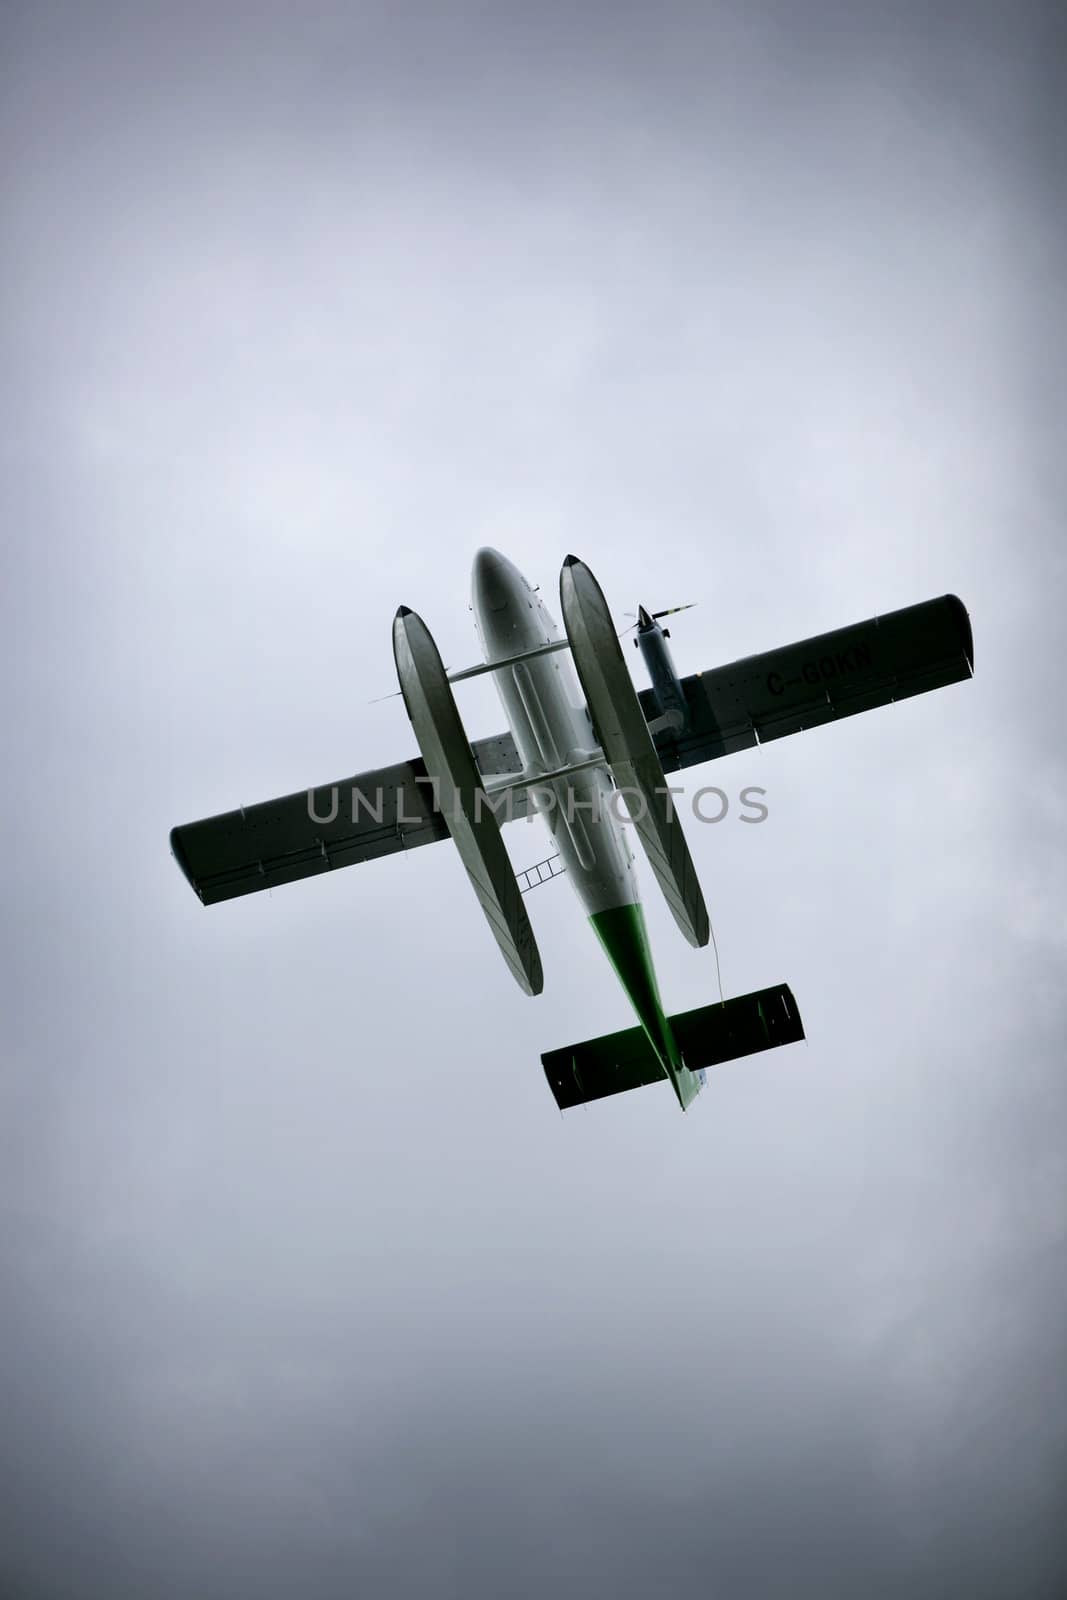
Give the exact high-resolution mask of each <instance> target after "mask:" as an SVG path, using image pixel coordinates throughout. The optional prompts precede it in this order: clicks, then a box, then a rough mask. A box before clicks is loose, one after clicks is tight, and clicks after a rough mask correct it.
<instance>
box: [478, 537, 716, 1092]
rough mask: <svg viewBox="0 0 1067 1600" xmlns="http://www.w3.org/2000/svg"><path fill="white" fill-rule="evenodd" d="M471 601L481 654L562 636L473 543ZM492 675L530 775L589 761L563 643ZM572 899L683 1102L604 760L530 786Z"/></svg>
mask: <svg viewBox="0 0 1067 1600" xmlns="http://www.w3.org/2000/svg"><path fill="white" fill-rule="evenodd" d="M471 609H472V611H473V613H474V620H475V628H476V631H477V633H478V636H479V640H480V642H481V646H482V651H483V654H484V656H485V660H486V661H487V662H493V661H499V660H502V659H504V658H507V657H511V656H515V655H518V654H519V653H521V652H522V651H526V650H533V649H535V648H536V647H537V646H539V645H545V644H550V643H552V642H553V641H555V640H558V639H560V638H561V637H562V635H561V632H560V629H559V626H558V624H557V623H556V621H555V618H554V617H553V616H552V614H551V613H550V612H549V610H548V608H547V606H546V605H545V604H544V602H543V600H542V599H541V596H540V594H539V593H538V592H537V590H536V589H534V588H533V587H532V586H531V585H530V584H529V583H528V582H527V580H526V579H525V578H524V577H523V575H522V573H521V572H519V570H518V568H517V567H515V566H514V565H513V564H512V563H511V562H510V561H509V560H508V559H507V558H506V557H505V556H502V555H500V554H499V553H498V552H497V551H495V550H490V549H483V550H479V551H478V554H477V555H476V556H475V559H474V571H473V576H472V584H471ZM493 681H494V683H495V684H496V688H497V692H498V694H499V695H500V699H501V701H502V703H503V706H504V711H505V714H506V716H507V719H508V723H509V725H510V727H511V731H512V736H513V738H514V740H515V746H516V749H517V750H518V752H519V755H520V757H521V759H522V762H523V767H524V769H525V771H526V772H527V773H528V774H530V775H537V774H540V773H551V772H553V771H558V769H559V768H560V767H565V766H568V765H572V764H574V763H576V762H580V761H583V760H587V759H588V758H589V757H590V756H591V755H594V754H595V752H596V750H597V748H598V746H597V738H596V734H595V732H594V730H593V728H592V725H591V722H590V719H589V713H588V711H587V709H586V706H585V704H584V701H583V698H582V694H581V691H580V689H579V687H578V682H577V679H576V677H575V674H574V670H573V668H572V666H571V663H570V660H569V659H568V657H567V655H566V653H565V652H563V651H557V652H555V653H553V654H551V655H545V656H538V657H535V658H534V659H532V660H529V661H523V662H517V663H515V664H514V665H512V666H510V667H501V668H499V669H498V670H497V671H496V672H494V673H493ZM532 800H533V804H534V806H535V808H536V810H537V811H538V812H539V813H540V814H541V815H542V816H543V817H544V820H545V822H546V824H547V826H548V828H549V831H550V832H551V834H552V837H553V839H554V840H555V842H556V846H557V849H558V850H559V854H560V857H561V859H562V861H563V864H564V866H565V867H566V869H567V873H568V875H569V877H570V880H571V883H572V885H573V887H574V890H575V892H576V894H577V895H578V898H579V899H580V900H581V902H582V904H583V905H584V907H585V909H586V911H587V913H588V915H589V919H590V921H591V923H592V925H593V928H594V930H595V931H596V934H597V936H598V938H599V940H600V942H601V944H602V946H603V948H604V950H605V951H606V952H607V955H608V957H609V958H610V960H611V962H612V964H613V966H614V968H615V971H616V973H617V974H618V976H619V979H620V981H621V983H622V985H623V988H624V989H625V990H626V993H627V995H628V996H629V999H630V1002H631V1004H632V1005H633V1008H634V1010H635V1012H636V1014H637V1017H638V1020H639V1022H640V1023H641V1026H642V1027H643V1028H644V1030H645V1033H646V1034H647V1036H648V1039H649V1042H650V1044H651V1045H652V1047H653V1049H654V1050H655V1052H656V1055H657V1056H658V1058H659V1060H660V1062H661V1064H662V1066H663V1068H664V1070H665V1071H666V1072H667V1074H668V1076H669V1077H670V1079H671V1082H672V1084H673V1085H674V1089H675V1093H676V1094H677V1095H678V1098H679V1100H680V1101H681V1103H682V1105H683V1106H685V1105H687V1104H688V1103H689V1101H690V1100H691V1099H692V1097H693V1095H694V1094H695V1093H696V1089H697V1081H696V1080H697V1075H696V1074H695V1073H689V1072H688V1071H687V1070H686V1068H685V1066H684V1063H683V1062H682V1058H681V1054H680V1052H679V1050H678V1048H677V1045H676V1043H675V1041H674V1037H673V1035H672V1033H671V1028H670V1023H669V1022H668V1020H667V1017H666V1015H665V1013H664V1010H663V1005H662V1002H661V1000H660V995H659V987H658V984H657V982H656V975H655V970H654V968H653V965H652V958H651V952H650V950H649V944H648V936H647V932H646V929H645V922H644V914H643V911H642V909H641V901H640V894H639V891H638V884H637V874H636V871H635V866H634V858H633V852H632V850H631V849H630V844H629V840H628V839H627V837H626V832H625V827H624V824H623V823H622V821H621V820H620V812H619V809H618V807H619V805H620V799H619V795H618V793H617V792H616V790H615V787H614V784H613V781H612V777H611V773H610V771H609V769H608V767H607V766H606V765H605V766H603V767H593V768H589V769H587V770H586V771H583V772H577V773H572V774H569V775H568V776H567V777H566V778H557V779H555V780H554V781H552V782H549V783H546V784H544V785H540V786H538V787H536V788H534V789H533V790H532Z"/></svg>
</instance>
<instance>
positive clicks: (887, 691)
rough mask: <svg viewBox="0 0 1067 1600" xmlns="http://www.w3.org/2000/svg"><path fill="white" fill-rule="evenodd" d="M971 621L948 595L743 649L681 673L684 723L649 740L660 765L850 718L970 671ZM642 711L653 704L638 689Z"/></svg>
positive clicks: (649, 712)
mask: <svg viewBox="0 0 1067 1600" xmlns="http://www.w3.org/2000/svg"><path fill="white" fill-rule="evenodd" d="M973 671H974V641H973V638H972V635H971V624H970V619H969V618H968V616H967V612H966V610H965V609H964V607H963V603H962V601H960V600H958V599H957V598H956V596H955V595H953V594H947V595H943V596H942V597H941V598H940V599H938V600H925V601H923V602H922V604H920V605H916V606H905V607H904V608H903V610H901V611H890V612H887V613H886V615H885V616H883V617H871V619H870V620H869V621H867V622H859V623H856V624H855V626H853V627H851V628H838V629H836V630H835V631H834V632H833V633H823V634H818V635H817V636H816V637H815V638H813V639H803V640H801V641H800V642H799V643H798V644H790V645H784V646H783V647H782V648H781V649H780V650H768V651H767V652H765V653H764V654H763V655H758V656H746V657H745V659H744V660H743V661H734V662H731V663H730V664H729V665H728V666H725V667H713V668H712V669H711V671H710V672H697V673H694V674H693V675H692V676H691V677H688V678H683V679H682V688H683V689H684V691H685V697H686V703H687V705H688V708H689V724H688V726H687V727H686V728H684V729H683V730H682V731H681V732H680V733H677V734H676V733H674V732H672V731H670V730H664V731H663V732H660V733H658V734H657V735H656V737H655V745H656V751H657V754H658V755H659V758H660V761H661V763H662V765H663V769H664V771H665V772H676V771H678V769H679V768H680V767H692V766H696V765H697V764H698V763H699V762H702V761H712V760H714V759H715V758H716V757H717V756H725V755H730V754H731V753H732V752H733V751H735V750H745V749H747V748H748V747H749V746H751V745H755V744H765V743H766V742H767V740H769V739H781V738H783V737H784V736H785V735H786V734H787V733H800V732H802V731H803V729H805V728H817V727H818V726H819V724H820V723H823V722H833V721H835V720H836V719H837V718H839V717H851V716H853V715H855V713H856V712H857V711H870V710H872V709H873V707H875V706H884V705H889V704H890V703H891V702H892V701H894V700H905V699H907V698H908V697H909V696H910V695H915V694H925V693H926V691H927V690H928V689H941V688H944V686H945V685H946V684H950V683H957V682H959V681H961V680H962V679H965V678H969V677H971V675H972V673H973ZM639 698H640V701H641V707H642V710H643V711H644V713H645V716H646V718H647V719H648V720H649V721H652V720H653V719H654V718H655V717H656V716H657V715H658V713H659V707H658V705H657V703H656V700H655V697H654V695H653V693H652V691H651V690H650V689H645V690H643V691H642V693H641V694H640V696H639Z"/></svg>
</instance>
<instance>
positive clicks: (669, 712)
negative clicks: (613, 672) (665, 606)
mask: <svg viewBox="0 0 1067 1600" xmlns="http://www.w3.org/2000/svg"><path fill="white" fill-rule="evenodd" d="M669 638H670V634H669V633H668V631H667V630H666V629H665V628H661V627H660V625H659V623H658V622H657V621H656V619H655V617H653V616H650V615H649V613H648V612H647V611H646V610H645V608H644V606H638V608H637V637H636V638H635V640H634V644H635V645H636V646H637V648H638V649H639V650H640V652H641V659H642V660H643V661H644V663H645V668H646V670H647V672H648V676H649V679H650V680H651V683H652V692H653V694H654V695H655V697H656V705H657V706H658V708H659V717H658V718H657V727H663V728H670V729H672V730H673V731H674V732H675V733H680V732H681V731H682V729H683V728H684V727H686V725H687V724H688V722H689V708H688V706H687V705H686V703H685V691H684V690H683V688H682V681H681V679H680V678H679V676H678V673H677V670H676V668H675V665H674V662H673V661H672V659H671V652H670V647H669V645H668V644H667V640H668V639H669Z"/></svg>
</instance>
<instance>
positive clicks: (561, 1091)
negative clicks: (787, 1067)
mask: <svg viewBox="0 0 1067 1600" xmlns="http://www.w3.org/2000/svg"><path fill="white" fill-rule="evenodd" d="M670 1024H671V1030H672V1032H673V1034H674V1037H675V1040H676V1041H677V1044H678V1048H679V1050H680V1051H681V1053H682V1059H683V1061H684V1062H685V1065H686V1068H687V1069H688V1074H687V1075H691V1077H692V1094H691V1095H688V1096H687V1098H686V1103H688V1101H689V1100H690V1099H692V1098H693V1097H694V1096H695V1095H696V1094H697V1093H699V1089H700V1085H701V1083H703V1081H704V1072H703V1069H704V1068H705V1067H714V1066H717V1065H718V1064H719V1063H720V1062H721V1061H733V1060H735V1059H736V1058H737V1057H738V1056H748V1055H753V1054H754V1053H755V1052H756V1051H759V1050H772V1049H774V1048H775V1047H776V1046H777V1045H780V1044H793V1043H795V1041H797V1040H798V1039H803V1037H804V1026H803V1023H802V1022H801V1020H800V1012H799V1011H798V1010H797V1006H796V1001H795V1000H794V999H793V995H792V991H791V990H790V989H789V987H788V985H787V984H784V983H781V984H778V985H777V986H776V987H774V988H771V989H757V990H755V991H754V992H753V993H752V994H742V995H738V996H737V997H736V999H733V1000H726V1001H723V1002H722V1003H721V1004H719V1005H711V1006H699V1007H698V1008H697V1009H696V1010H695V1011H680V1012H678V1013H677V1014H676V1015H675V1016H673V1017H671V1019H670ZM541 1063H542V1065H543V1066H544V1069H545V1077H546V1078H547V1079H548V1086H549V1088H550V1089H551V1090H552V1093H553V1094H554V1095H555V1097H556V1104H557V1105H558V1106H559V1108H560V1110H561V1111H566V1110H568V1109H569V1108H570V1107H571V1106H578V1105H584V1104H585V1103H586V1102H588V1101H590V1100H602V1099H603V1098H604V1097H605V1095H609V1094H621V1093H622V1092H623V1090H624V1089H640V1088H642V1087H644V1085H645V1084H648V1083H658V1082H659V1081H660V1079H663V1080H664V1081H666V1079H667V1073H666V1072H665V1071H664V1069H663V1067H662V1066H661V1064H660V1062H659V1059H658V1057H657V1056H656V1053H655V1051H654V1050H653V1049H652V1046H651V1045H650V1044H649V1042H648V1036H647V1035H646V1033H645V1030H644V1029H643V1028H624V1029H623V1030H622V1032H621V1033H607V1034H604V1036H603V1037H602V1038H600V1039H586V1040H584V1041H583V1042H582V1043H581V1044H572V1045H567V1046H565V1047H564V1048H563V1049H562V1050H549V1051H548V1052H547V1053H546V1054H545V1055H543V1056H542V1057H541Z"/></svg>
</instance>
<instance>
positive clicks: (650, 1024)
mask: <svg viewBox="0 0 1067 1600" xmlns="http://www.w3.org/2000/svg"><path fill="white" fill-rule="evenodd" d="M589 921H590V922H591V923H592V924H593V930H594V932H595V933H596V936H597V938H598V939H599V940H600V942H601V944H602V945H603V946H604V950H605V952H606V953H607V957H608V960H609V961H610V962H611V964H612V966H613V967H614V968H615V971H616V972H617V973H618V976H619V982H620V983H621V984H622V986H623V988H624V989H625V990H626V993H627V995H628V996H629V1000H630V1004H631V1005H632V1006H633V1008H634V1010H635V1011H636V1013H637V1020H638V1022H640V1024H641V1026H642V1028H643V1029H644V1030H645V1035H646V1037H647V1039H648V1042H649V1044H650V1045H651V1046H652V1049H653V1050H654V1051H655V1053H656V1059H657V1060H658V1061H659V1063H660V1066H661V1067H662V1068H663V1070H664V1072H665V1073H666V1074H667V1076H668V1078H670V1080H671V1083H672V1084H673V1086H674V1092H675V1094H676V1095H677V1096H678V1099H679V1101H680V1102H681V1104H682V1107H683V1109H684V1107H685V1106H687V1105H688V1104H689V1102H690V1101H691V1100H692V1099H693V1097H694V1095H695V1094H696V1093H697V1092H698V1090H699V1087H700V1084H699V1080H698V1079H697V1078H696V1076H695V1074H694V1073H691V1072H689V1071H687V1070H686V1067H685V1065H684V1064H683V1062H682V1057H681V1052H680V1051H679V1049H678V1046H677V1044H676V1043H675V1041H674V1034H673V1033H672V1032H671V1025H670V1021H669V1019H668V1017H667V1015H666V1013H665V1011H664V1009H663V1002H662V1001H661V1000H660V997H659V985H658V983H657V982H656V969H655V968H654V967H653V965H652V951H651V949H650V948H649V943H648V930H647V929H646V927H645V914H644V911H643V910H642V909H641V906H640V905H629V906H616V907H614V909H613V910H611V911H595V912H594V913H593V915H592V916H591V917H590V918H589Z"/></svg>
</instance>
